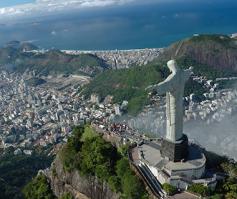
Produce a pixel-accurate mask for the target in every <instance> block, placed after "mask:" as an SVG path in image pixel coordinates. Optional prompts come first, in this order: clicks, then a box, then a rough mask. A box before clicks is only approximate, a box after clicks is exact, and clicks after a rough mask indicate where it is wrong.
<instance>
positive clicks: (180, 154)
mask: <svg viewBox="0 0 237 199" xmlns="http://www.w3.org/2000/svg"><path fill="white" fill-rule="evenodd" d="M161 155H162V157H164V158H167V159H169V160H170V161H173V162H180V161H182V160H186V159H187V157H188V137H187V136H186V135H183V137H182V138H181V139H180V140H178V141H176V142H171V141H169V140H166V139H163V140H162V143H161Z"/></svg>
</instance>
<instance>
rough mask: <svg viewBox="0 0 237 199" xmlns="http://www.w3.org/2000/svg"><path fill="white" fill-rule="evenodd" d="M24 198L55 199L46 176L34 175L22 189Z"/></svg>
mask: <svg viewBox="0 0 237 199" xmlns="http://www.w3.org/2000/svg"><path fill="white" fill-rule="evenodd" d="M23 193H24V196H25V198H26V199H56V197H55V196H54V194H53V192H52V190H51V189H50V185H49V183H48V181H47V178H46V177H45V176H44V175H43V174H40V175H38V176H37V177H35V178H34V179H33V180H32V181H31V182H30V183H29V184H27V185H26V186H25V187H24V190H23Z"/></svg>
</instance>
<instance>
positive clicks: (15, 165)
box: [0, 154, 52, 199]
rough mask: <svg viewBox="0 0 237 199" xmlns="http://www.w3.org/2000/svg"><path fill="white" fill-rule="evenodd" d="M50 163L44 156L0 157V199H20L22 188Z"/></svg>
mask: <svg viewBox="0 0 237 199" xmlns="http://www.w3.org/2000/svg"><path fill="white" fill-rule="evenodd" d="M51 161H52V158H51V157H47V156H45V155H38V154H35V155H32V156H27V155H17V156H15V155H13V154H6V155H2V156H0V199H21V198H23V195H22V193H21V190H22V188H23V187H24V186H25V185H26V184H27V183H28V182H29V181H30V180H31V179H32V177H33V176H35V175H36V174H37V172H38V170H40V169H45V168H47V167H48V166H49V165H50V163H51Z"/></svg>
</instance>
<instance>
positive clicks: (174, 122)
mask: <svg viewBox="0 0 237 199" xmlns="http://www.w3.org/2000/svg"><path fill="white" fill-rule="evenodd" d="M167 66H168V68H169V70H170V72H171V74H170V75H169V76H168V77H167V79H166V80H164V81H163V82H161V83H159V84H156V85H152V86H149V87H148V88H147V90H154V91H156V92H157V94H158V95H162V94H165V93H166V139H167V140H169V141H171V142H173V143H175V142H176V141H179V140H180V139H181V138H182V136H183V95H184V86H185V82H186V81H187V80H188V79H189V77H190V75H191V74H192V68H189V69H188V70H182V69H180V68H179V67H178V66H177V64H176V62H175V61H174V60H170V61H169V62H168V63H167Z"/></svg>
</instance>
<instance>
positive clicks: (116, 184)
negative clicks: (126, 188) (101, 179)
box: [108, 176, 121, 192]
mask: <svg viewBox="0 0 237 199" xmlns="http://www.w3.org/2000/svg"><path fill="white" fill-rule="evenodd" d="M108 184H109V187H110V189H111V190H112V191H113V192H119V191H121V182H120V178H119V177H118V176H110V177H109V179H108Z"/></svg>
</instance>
